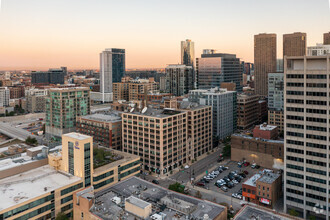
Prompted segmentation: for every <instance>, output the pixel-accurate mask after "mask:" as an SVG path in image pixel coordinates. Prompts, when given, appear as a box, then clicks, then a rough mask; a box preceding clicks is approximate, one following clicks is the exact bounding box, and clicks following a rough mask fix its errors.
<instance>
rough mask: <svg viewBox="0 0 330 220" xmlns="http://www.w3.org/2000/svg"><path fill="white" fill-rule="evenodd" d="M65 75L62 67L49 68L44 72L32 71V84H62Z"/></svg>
mask: <svg viewBox="0 0 330 220" xmlns="http://www.w3.org/2000/svg"><path fill="white" fill-rule="evenodd" d="M65 75H66V72H65V70H63V69H49V70H48V71H46V72H40V71H38V72H32V73H31V77H32V79H31V83H32V84H44V85H47V84H64V76H65Z"/></svg>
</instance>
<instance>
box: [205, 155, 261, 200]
mask: <svg viewBox="0 0 330 220" xmlns="http://www.w3.org/2000/svg"><path fill="white" fill-rule="evenodd" d="M225 166H227V167H228V170H225V171H224V172H222V173H220V174H219V175H218V177H216V178H214V179H213V180H211V181H210V182H209V183H206V186H205V187H206V188H207V189H209V190H212V191H215V192H220V193H223V194H225V195H228V196H231V194H232V193H237V192H238V191H239V190H240V189H241V188H242V183H244V182H245V181H246V180H247V179H248V178H250V177H251V176H253V175H254V174H255V173H257V172H258V171H259V170H260V169H261V168H260V169H252V168H251V166H248V167H244V166H243V167H242V168H239V167H238V166H237V162H235V161H229V162H228V163H227V164H226V165H225ZM235 170H236V171H238V173H241V172H243V171H245V170H246V171H248V172H249V173H248V175H247V176H246V178H244V179H243V180H242V181H241V182H240V183H238V184H237V185H235V186H234V187H233V188H231V189H228V192H224V191H222V190H221V189H220V188H218V187H217V186H215V185H214V183H215V182H216V181H217V180H219V179H222V178H223V177H225V176H228V174H229V173H230V172H231V171H235Z"/></svg>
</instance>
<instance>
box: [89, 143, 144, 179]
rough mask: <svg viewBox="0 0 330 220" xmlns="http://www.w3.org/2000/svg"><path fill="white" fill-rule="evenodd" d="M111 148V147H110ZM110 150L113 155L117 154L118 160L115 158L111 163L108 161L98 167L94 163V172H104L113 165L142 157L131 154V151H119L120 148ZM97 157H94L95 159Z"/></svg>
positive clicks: (116, 165)
mask: <svg viewBox="0 0 330 220" xmlns="http://www.w3.org/2000/svg"><path fill="white" fill-rule="evenodd" d="M108 150H109V149H108ZM109 152H111V153H112V154H113V155H115V156H117V158H118V160H114V161H112V162H110V163H107V164H105V165H102V166H99V167H97V168H96V166H95V165H94V174H96V175H97V174H99V173H102V172H104V171H106V170H109V169H111V168H113V167H118V165H121V164H124V163H126V162H128V161H132V160H138V159H139V158H140V157H139V156H137V155H134V154H129V153H125V152H122V151H118V150H113V149H111V150H109ZM95 158H96V157H94V159H95Z"/></svg>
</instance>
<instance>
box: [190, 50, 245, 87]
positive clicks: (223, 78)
mask: <svg viewBox="0 0 330 220" xmlns="http://www.w3.org/2000/svg"><path fill="white" fill-rule="evenodd" d="M196 70H197V72H198V74H197V75H198V88H199V89H211V88H215V87H220V84H221V83H223V82H233V83H235V84H236V90H237V91H238V92H242V90H243V69H242V65H241V62H240V59H239V58H237V57H236V55H235V54H226V53H216V52H215V50H203V54H202V55H201V58H197V62H196Z"/></svg>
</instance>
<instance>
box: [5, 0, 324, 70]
mask: <svg viewBox="0 0 330 220" xmlns="http://www.w3.org/2000/svg"><path fill="white" fill-rule="evenodd" d="M298 31H300V32H306V33H307V42H308V45H309V46H312V45H315V44H316V43H322V41H323V33H325V32H329V31H330V8H329V1H328V0H273V1H271V0H235V1H234V0H198V1H194V0H190V1H187V0H163V1H160V0H115V1H113V0H2V8H1V11H0V70H14V69H35V70H37V69H48V68H50V67H59V66H67V67H68V68H69V69H77V68H99V53H100V52H101V51H102V50H103V49H104V48H111V47H117V48H124V49H126V67H127V68H144V67H146V68H163V67H165V66H166V64H172V63H178V62H180V41H181V40H185V39H187V38H188V39H191V40H193V41H194V42H195V53H196V57H200V54H201V52H202V50H203V49H205V48H213V49H217V50H218V51H219V52H223V53H235V54H237V56H238V57H240V58H241V59H242V60H244V61H248V62H253V35H255V34H258V33H263V32H267V33H276V34H277V44H278V57H279V58H281V54H282V35H283V34H284V33H292V32H298Z"/></svg>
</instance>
